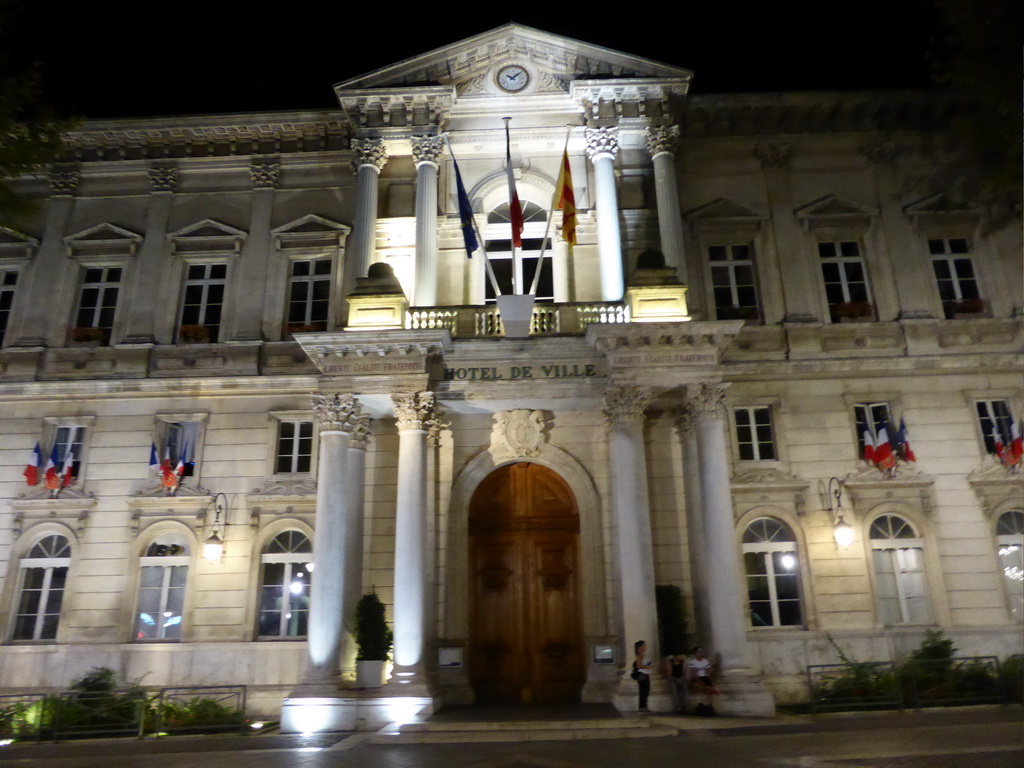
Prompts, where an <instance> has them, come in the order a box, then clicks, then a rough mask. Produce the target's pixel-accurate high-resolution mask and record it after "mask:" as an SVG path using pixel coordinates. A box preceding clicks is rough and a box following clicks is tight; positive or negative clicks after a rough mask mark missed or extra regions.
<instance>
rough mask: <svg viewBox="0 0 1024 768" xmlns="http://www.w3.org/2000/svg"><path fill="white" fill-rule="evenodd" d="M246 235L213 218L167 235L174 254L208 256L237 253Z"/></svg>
mask: <svg viewBox="0 0 1024 768" xmlns="http://www.w3.org/2000/svg"><path fill="white" fill-rule="evenodd" d="M247 236H248V235H247V234H246V233H245V232H244V231H242V230H241V229H236V228H235V227H232V226H230V225H228V224H224V223H222V222H219V221H215V220H214V219H203V220H202V221H199V222H196V223H195V224H190V225H189V226H187V227H183V228H182V229H179V230H177V231H175V232H171V233H170V234H168V235H167V240H168V241H169V242H170V243H171V245H172V247H173V253H174V255H175V256H181V257H186V258H187V257H200V258H210V257H211V256H214V257H215V256H228V255H237V254H238V253H240V252H241V250H242V245H243V244H244V243H245V238H246V237H247Z"/></svg>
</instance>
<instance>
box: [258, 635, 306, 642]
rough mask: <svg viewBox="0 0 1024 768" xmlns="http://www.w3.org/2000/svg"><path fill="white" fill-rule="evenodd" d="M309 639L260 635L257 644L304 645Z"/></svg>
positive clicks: (302, 636)
mask: <svg viewBox="0 0 1024 768" xmlns="http://www.w3.org/2000/svg"><path fill="white" fill-rule="evenodd" d="M308 639H309V638H308V637H307V636H306V635H298V636H296V637H281V636H279V635H260V636H259V637H257V638H256V642H257V643H304V642H306V640H308Z"/></svg>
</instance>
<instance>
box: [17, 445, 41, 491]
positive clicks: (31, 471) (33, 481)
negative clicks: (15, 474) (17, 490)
mask: <svg viewBox="0 0 1024 768" xmlns="http://www.w3.org/2000/svg"><path fill="white" fill-rule="evenodd" d="M42 463H43V452H42V450H41V449H40V448H39V443H36V447H35V448H33V449H32V453H31V454H30V455H29V457H28V464H26V465H25V471H24V472H23V473H22V474H23V475H25V484H26V485H39V467H40V465H41V464H42Z"/></svg>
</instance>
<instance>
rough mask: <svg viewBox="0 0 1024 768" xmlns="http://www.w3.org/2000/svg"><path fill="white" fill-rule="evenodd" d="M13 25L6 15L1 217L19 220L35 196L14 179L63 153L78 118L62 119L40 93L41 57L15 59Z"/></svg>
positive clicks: (0, 26)
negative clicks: (23, 191)
mask: <svg viewBox="0 0 1024 768" xmlns="http://www.w3.org/2000/svg"><path fill="white" fill-rule="evenodd" d="M9 34H10V33H9V29H8V25H6V24H5V23H4V19H3V18H2V17H0V219H3V220H5V221H14V220H15V219H17V218H19V217H21V216H24V215H26V214H28V213H30V212H31V211H32V210H33V209H34V208H35V201H33V200H30V199H28V198H25V197H23V196H21V195H19V194H18V192H17V191H16V189H15V187H14V184H13V183H12V181H13V180H14V179H16V178H17V177H19V176H23V175H24V174H26V173H31V172H33V171H36V170H38V169H40V168H42V167H43V166H44V165H46V164H47V163H49V162H52V161H53V160H54V159H55V158H56V157H57V156H58V155H59V153H60V150H61V147H62V146H63V144H62V138H61V135H62V133H63V132H64V131H66V130H68V129H69V128H70V127H72V126H73V125H74V123H75V122H76V121H74V120H64V119H58V118H57V117H56V115H55V114H54V112H53V110H51V109H50V108H49V107H47V106H46V105H44V104H43V103H42V101H41V98H40V95H41V94H40V68H41V65H40V64H39V63H38V62H32V63H29V64H24V65H20V66H19V65H15V64H13V63H12V62H11V61H10V60H9V57H8V56H5V55H4V54H3V53H2V52H3V51H4V50H9V46H7V45H6V44H5V43H6V38H7V37H8V35H9Z"/></svg>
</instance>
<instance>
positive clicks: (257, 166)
mask: <svg viewBox="0 0 1024 768" xmlns="http://www.w3.org/2000/svg"><path fill="white" fill-rule="evenodd" d="M280 178H281V164H280V163H274V162H262V163H253V164H252V165H250V166H249V180H250V181H252V185H253V187H254V188H255V189H274V188H275V187H276V186H277V182H278V181H279V180H280Z"/></svg>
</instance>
